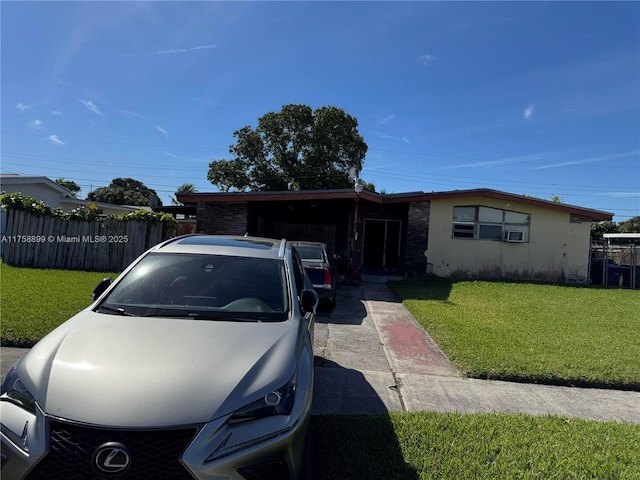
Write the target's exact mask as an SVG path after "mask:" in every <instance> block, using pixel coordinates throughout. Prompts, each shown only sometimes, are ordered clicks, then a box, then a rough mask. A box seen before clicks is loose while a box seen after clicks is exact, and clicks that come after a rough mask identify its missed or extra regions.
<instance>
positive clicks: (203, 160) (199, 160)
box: [164, 152, 210, 162]
mask: <svg viewBox="0 0 640 480" xmlns="http://www.w3.org/2000/svg"><path fill="white" fill-rule="evenodd" d="M164 154H165V155H166V156H167V157H171V158H177V159H178V160H188V161H190V162H209V161H210V160H209V159H207V158H196V157H183V156H181V155H174V154H173V153H169V152H164Z"/></svg>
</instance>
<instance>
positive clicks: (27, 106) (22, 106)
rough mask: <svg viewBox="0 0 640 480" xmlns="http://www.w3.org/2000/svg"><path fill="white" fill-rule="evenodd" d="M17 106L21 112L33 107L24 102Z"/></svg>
mask: <svg viewBox="0 0 640 480" xmlns="http://www.w3.org/2000/svg"><path fill="white" fill-rule="evenodd" d="M16 108H17V109H18V110H20V113H22V112H24V111H25V110H28V109H30V108H31V107H30V106H29V105H25V104H24V103H19V104H17V105H16Z"/></svg>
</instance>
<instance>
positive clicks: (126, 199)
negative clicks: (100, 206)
mask: <svg viewBox="0 0 640 480" xmlns="http://www.w3.org/2000/svg"><path fill="white" fill-rule="evenodd" d="M87 200H92V201H94V202H104V203H112V204H115V205H138V206H147V207H157V206H160V205H162V201H161V200H160V198H158V195H157V194H156V192H155V190H152V189H151V188H149V187H147V186H145V185H144V183H142V182H139V181H138V180H134V179H133V178H114V179H113V180H111V183H110V184H109V186H108V187H100V188H96V189H95V190H94V191H93V192H91V193H89V195H87Z"/></svg>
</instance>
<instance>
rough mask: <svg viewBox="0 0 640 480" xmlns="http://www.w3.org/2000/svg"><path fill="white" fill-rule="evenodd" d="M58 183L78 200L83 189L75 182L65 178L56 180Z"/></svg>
mask: <svg viewBox="0 0 640 480" xmlns="http://www.w3.org/2000/svg"><path fill="white" fill-rule="evenodd" d="M56 183H57V184H58V185H60V186H61V187H64V188H66V189H67V190H69V192H71V196H72V197H74V198H76V197H77V196H78V192H80V190H82V187H81V186H80V185H78V184H77V183H76V182H74V181H73V180H65V179H64V177H60V178H56Z"/></svg>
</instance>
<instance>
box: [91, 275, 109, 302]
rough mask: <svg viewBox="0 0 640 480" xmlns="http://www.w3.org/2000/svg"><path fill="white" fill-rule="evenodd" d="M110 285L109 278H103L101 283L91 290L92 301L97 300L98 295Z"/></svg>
mask: <svg viewBox="0 0 640 480" xmlns="http://www.w3.org/2000/svg"><path fill="white" fill-rule="evenodd" d="M109 285H111V277H107V278H103V279H102V281H101V282H100V283H99V284H98V285H97V286H96V288H94V289H93V300H94V301H95V300H97V299H98V297H99V296H100V295H102V293H103V292H104V291H105V290H106V289H107V288H108V287H109Z"/></svg>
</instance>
